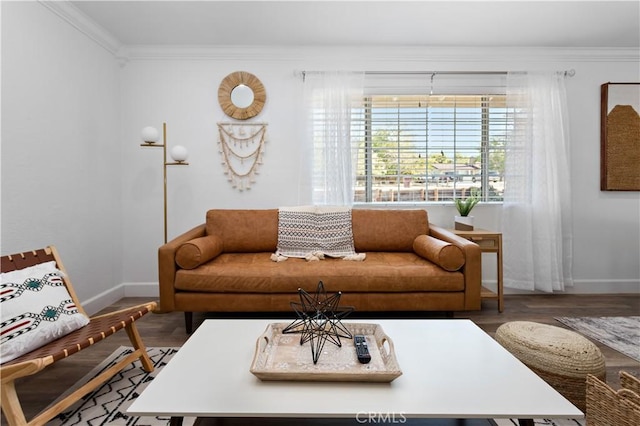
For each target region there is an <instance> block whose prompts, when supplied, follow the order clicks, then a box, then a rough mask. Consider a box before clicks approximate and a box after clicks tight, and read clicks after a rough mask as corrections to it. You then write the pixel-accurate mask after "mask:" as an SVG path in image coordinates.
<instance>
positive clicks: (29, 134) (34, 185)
mask: <svg viewBox="0 0 640 426" xmlns="http://www.w3.org/2000/svg"><path fill="white" fill-rule="evenodd" d="M119 72H120V70H119V68H118V66H117V64H116V62H115V61H114V58H113V55H112V54H111V53H109V52H107V51H106V50H104V49H103V48H101V47H99V46H98V45H97V44H96V43H95V42H93V41H91V40H90V39H89V38H87V37H86V36H85V35H84V34H82V33H80V32H78V31H77V30H76V29H75V28H73V27H72V26H70V25H69V24H68V23H67V22H65V21H64V20H62V19H61V18H60V17H59V16H57V15H55V14H53V13H52V12H51V11H50V10H49V9H47V8H46V7H44V6H43V5H42V4H40V3H36V2H2V229H1V231H2V240H1V243H2V253H3V254H10V253H16V252H20V251H24V250H31V249H35V248H40V247H44V246H46V245H50V244H53V245H56V246H57V248H58V250H59V251H60V254H61V256H62V259H63V261H64V264H65V267H66V268H67V270H68V271H69V274H70V276H71V279H72V282H73V283H74V287H75V288H76V291H77V293H78V296H79V297H80V299H82V300H84V301H87V300H88V299H90V298H92V297H95V296H96V295H98V294H101V293H103V292H108V291H111V290H112V289H113V288H115V287H117V286H120V285H121V284H122V282H123V276H122V261H121V243H122V237H121V235H122V232H121V229H122V223H121V212H122V208H123V205H122V197H121V193H120V187H119V184H120V180H121V156H120V152H121V143H120V139H119V138H118V134H119V129H120V120H119V112H120V108H119V103H120V99H119ZM89 308H90V307H89Z"/></svg>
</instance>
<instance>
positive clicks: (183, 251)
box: [176, 235, 222, 269]
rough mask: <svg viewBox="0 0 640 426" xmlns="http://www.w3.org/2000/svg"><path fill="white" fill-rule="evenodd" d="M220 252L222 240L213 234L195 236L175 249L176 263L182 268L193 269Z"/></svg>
mask: <svg viewBox="0 0 640 426" xmlns="http://www.w3.org/2000/svg"><path fill="white" fill-rule="evenodd" d="M220 253H222V241H221V240H220V238H218V237H216V236H214V235H207V236H205V237H200V238H195V239H193V240H191V241H187V242H186V243H184V244H182V245H181V246H180V248H178V250H177V251H176V263H177V264H178V266H180V267H181V268H182V269H194V268H197V267H198V266H200V265H202V264H203V263H205V262H208V261H209V260H211V259H213V258H214V257H216V256H217V255H219V254H220Z"/></svg>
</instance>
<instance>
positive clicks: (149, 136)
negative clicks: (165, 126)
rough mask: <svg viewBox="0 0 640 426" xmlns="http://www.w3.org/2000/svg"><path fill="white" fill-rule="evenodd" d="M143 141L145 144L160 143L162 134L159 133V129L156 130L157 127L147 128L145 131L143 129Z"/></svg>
mask: <svg viewBox="0 0 640 426" xmlns="http://www.w3.org/2000/svg"><path fill="white" fill-rule="evenodd" d="M141 136H142V140H143V141H144V142H145V143H156V142H158V138H159V137H160V134H159V133H158V129H156V128H155V127H151V126H148V127H145V128H144V129H142V134H141Z"/></svg>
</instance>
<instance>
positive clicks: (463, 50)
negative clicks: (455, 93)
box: [117, 45, 640, 62]
mask: <svg viewBox="0 0 640 426" xmlns="http://www.w3.org/2000/svg"><path fill="white" fill-rule="evenodd" d="M117 56H118V57H120V58H126V59H128V60H131V61H133V60H165V59H179V60H248V61H256V60H260V61H262V60H268V61H276V62H282V61H300V60H313V59H317V58H318V57H323V58H326V57H331V58H334V59H342V58H344V59H351V60H354V59H357V60H375V61H383V62H385V61H387V62H397V61H404V62H434V61H438V62H440V61H444V62H478V61H482V62H505V61H509V62H513V61H523V62H531V61H533V62H541V61H542V62H558V61H573V62H611V61H616V62H639V61H640V52H639V51H638V49H635V48H548V47H533V48H532V47H511V46H508V47H468V46H452V47H440V46H438V47H434V46H428V47H423V46H380V47H367V46H365V47H363V46H152V45H128V46H122V47H121V48H120V49H119V51H118V52H117Z"/></svg>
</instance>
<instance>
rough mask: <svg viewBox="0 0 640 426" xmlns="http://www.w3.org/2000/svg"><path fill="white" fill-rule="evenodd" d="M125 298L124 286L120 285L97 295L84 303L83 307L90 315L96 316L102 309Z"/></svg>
mask: <svg viewBox="0 0 640 426" xmlns="http://www.w3.org/2000/svg"><path fill="white" fill-rule="evenodd" d="M123 297H124V285H123V284H120V285H118V286H115V287H113V288H112V289H110V290H107V291H104V292H102V293H100V294H97V295H95V296H93V297H91V298H89V299H87V300H83V301H82V307H83V308H84V310H85V311H86V312H87V314H88V315H95V314H96V313H97V312H100V311H101V310H102V309H104V308H106V307H107V306H109V305H111V304H112V303H115V302H117V301H118V300H120V299H122V298H123Z"/></svg>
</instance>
